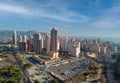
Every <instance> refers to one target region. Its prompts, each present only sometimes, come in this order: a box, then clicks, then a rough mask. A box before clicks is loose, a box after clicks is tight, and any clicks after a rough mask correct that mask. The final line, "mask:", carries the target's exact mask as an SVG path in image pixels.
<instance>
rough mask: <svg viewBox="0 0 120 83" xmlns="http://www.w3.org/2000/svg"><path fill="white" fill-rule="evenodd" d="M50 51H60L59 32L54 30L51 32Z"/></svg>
mask: <svg viewBox="0 0 120 83" xmlns="http://www.w3.org/2000/svg"><path fill="white" fill-rule="evenodd" d="M50 51H58V31H57V30H56V29H54V28H52V30H51V42H50Z"/></svg>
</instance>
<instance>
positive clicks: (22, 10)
mask: <svg viewBox="0 0 120 83" xmlns="http://www.w3.org/2000/svg"><path fill="white" fill-rule="evenodd" d="M0 10H3V11H9V12H14V13H19V14H31V12H29V11H28V10H27V9H25V8H23V7H19V6H13V5H8V4H1V3H0Z"/></svg>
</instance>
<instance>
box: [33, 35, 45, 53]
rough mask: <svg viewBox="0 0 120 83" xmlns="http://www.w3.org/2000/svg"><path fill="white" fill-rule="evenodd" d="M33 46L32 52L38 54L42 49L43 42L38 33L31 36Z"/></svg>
mask: <svg viewBox="0 0 120 83" xmlns="http://www.w3.org/2000/svg"><path fill="white" fill-rule="evenodd" d="M33 45H34V52H35V53H40V52H41V50H42V47H43V40H42V38H41V34H40V33H37V34H34V35H33Z"/></svg>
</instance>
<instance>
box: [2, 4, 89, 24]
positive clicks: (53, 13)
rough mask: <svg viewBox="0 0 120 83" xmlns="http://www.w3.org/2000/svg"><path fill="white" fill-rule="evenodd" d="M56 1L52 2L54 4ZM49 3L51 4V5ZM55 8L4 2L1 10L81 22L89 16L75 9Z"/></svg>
mask: <svg viewBox="0 0 120 83" xmlns="http://www.w3.org/2000/svg"><path fill="white" fill-rule="evenodd" d="M53 4H54V3H51V5H53ZM51 5H49V6H51ZM53 6H55V8H54V9H53V8H52V9H51V8H49V7H47V8H44V7H41V6H40V8H39V9H36V8H35V9H34V8H28V7H24V6H17V5H10V4H3V3H0V10H2V11H7V12H12V13H17V14H23V15H26V16H27V15H31V16H33V17H34V16H37V17H44V18H50V19H56V20H60V21H64V22H72V23H80V22H83V21H86V19H87V17H86V16H84V15H81V14H77V13H75V12H73V11H69V10H68V9H67V8H60V7H58V6H56V5H55V4H54V5H53ZM76 18H79V20H76Z"/></svg>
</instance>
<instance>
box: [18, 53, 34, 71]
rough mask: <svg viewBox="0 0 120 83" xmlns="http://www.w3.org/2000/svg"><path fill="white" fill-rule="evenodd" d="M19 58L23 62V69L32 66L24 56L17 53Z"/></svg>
mask: <svg viewBox="0 0 120 83" xmlns="http://www.w3.org/2000/svg"><path fill="white" fill-rule="evenodd" d="M17 58H18V59H19V62H20V63H21V66H22V67H23V69H25V70H27V69H29V68H31V67H32V64H31V63H29V62H27V61H26V59H25V58H24V57H20V56H19V55H17Z"/></svg>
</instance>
